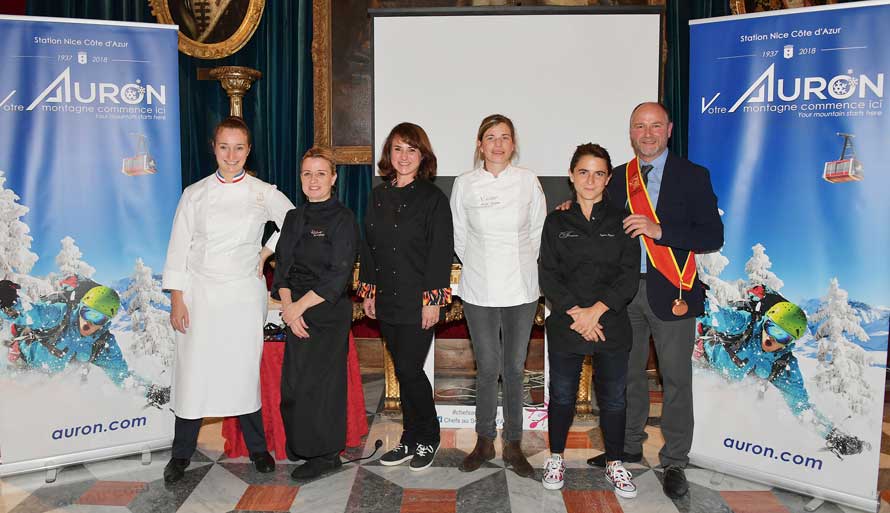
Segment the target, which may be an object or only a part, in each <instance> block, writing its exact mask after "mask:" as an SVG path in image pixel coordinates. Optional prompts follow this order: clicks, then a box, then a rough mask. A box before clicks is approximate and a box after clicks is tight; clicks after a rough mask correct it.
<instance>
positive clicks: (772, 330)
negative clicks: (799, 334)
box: [763, 319, 794, 346]
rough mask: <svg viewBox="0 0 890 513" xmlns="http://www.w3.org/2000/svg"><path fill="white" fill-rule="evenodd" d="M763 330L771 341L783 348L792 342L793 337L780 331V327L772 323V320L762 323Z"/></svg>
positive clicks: (782, 330)
mask: <svg viewBox="0 0 890 513" xmlns="http://www.w3.org/2000/svg"><path fill="white" fill-rule="evenodd" d="M763 330H764V331H766V334H767V335H769V337H770V338H771V339H773V340H775V341H776V343H777V344H781V345H783V346H784V345H787V344H788V343H790V342H791V341H792V340H794V337H793V336H792V335H791V333H788V332H787V331H785V330H784V329H782V327H781V326H779V325H778V324H776V323H775V322H773V320H772V319H767V320H766V321H765V322H764V323H763Z"/></svg>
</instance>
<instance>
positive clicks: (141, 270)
mask: <svg viewBox="0 0 890 513" xmlns="http://www.w3.org/2000/svg"><path fill="white" fill-rule="evenodd" d="M132 279H133V281H132V283H130V286H129V287H127V290H125V291H124V293H123V297H124V299H126V300H128V301H129V306H128V307H127V312H128V313H129V314H130V325H131V328H132V330H133V334H134V342H133V351H134V352H135V353H137V354H144V355H148V356H154V357H157V358H159V359H160V360H161V362H162V363H163V364H164V365H165V366H168V365H170V364H172V362H173V328H172V327H171V326H170V322H169V314H168V313H167V312H166V311H164V310H162V309H160V308H159V307H160V306H169V305H170V299H169V298H167V296H166V295H165V294H164V292H163V290H162V289H161V282H160V281H158V280H156V279H154V277H153V276H152V274H151V267H149V266H147V265H145V264H144V263H143V262H142V259H141V258H137V259H136V266H135V268H134V269H133V275H132Z"/></svg>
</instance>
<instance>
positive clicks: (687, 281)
mask: <svg viewBox="0 0 890 513" xmlns="http://www.w3.org/2000/svg"><path fill="white" fill-rule="evenodd" d="M625 183H626V184H627V203H628V205H630V211H631V213H633V214H643V215H644V216H646V217H648V218H649V219H652V220H653V221H655V222H656V223H660V221H659V220H658V215H657V214H656V213H655V207H654V206H652V200H651V199H650V198H649V191H647V190H646V186H645V185H644V184H643V176H642V175H641V174H640V165H639V162H638V161H637V158H636V157H634V158H633V159H632V160H631V161H630V162H628V163H627V176H626V182H625ZM641 237H642V238H643V244H644V245H645V246H646V254H647V255H649V262H650V263H651V264H652V267H655V269H657V270H658V272H660V273H661V274H662V276H664V277H665V278H667V279H668V281H670V282H671V283H672V284H673V285H674V286H675V287H677V288H682V290H692V282H693V281H694V280H695V254H694V253H693V252H692V251H690V252H689V254H688V255H687V256H686V263H685V264H683V270H682V271H680V265H679V264H678V263H677V257H675V256H674V252H673V251H672V250H671V248H669V247H667V246H660V245H658V244H656V243H655V241H654V240H652V239H651V238H649V237H647V236H645V235H641Z"/></svg>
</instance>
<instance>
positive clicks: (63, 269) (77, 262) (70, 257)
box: [56, 235, 96, 278]
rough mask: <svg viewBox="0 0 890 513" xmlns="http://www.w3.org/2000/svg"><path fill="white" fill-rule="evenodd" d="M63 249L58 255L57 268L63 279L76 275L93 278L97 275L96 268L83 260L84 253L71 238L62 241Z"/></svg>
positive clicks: (67, 237)
mask: <svg viewBox="0 0 890 513" xmlns="http://www.w3.org/2000/svg"><path fill="white" fill-rule="evenodd" d="M61 243H62V249H61V250H60V251H59V254H58V255H56V266H57V267H58V268H59V272H60V275H61V276H62V277H66V276H71V275H72V274H76V275H78V276H83V277H84V278H92V277H93V275H94V274H96V268H95V267H93V266H91V265H90V264H88V263H86V262H84V261H83V260H81V258H83V253H81V251H80V248H79V247H77V244H76V243H75V242H74V239H72V238H71V237H70V236H67V235H66V236H65V238H63V239H62V240H61Z"/></svg>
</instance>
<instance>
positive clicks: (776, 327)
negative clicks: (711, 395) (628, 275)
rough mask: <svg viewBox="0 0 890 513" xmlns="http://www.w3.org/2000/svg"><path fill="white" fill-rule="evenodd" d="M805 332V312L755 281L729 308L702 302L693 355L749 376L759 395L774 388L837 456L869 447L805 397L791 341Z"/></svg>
mask: <svg viewBox="0 0 890 513" xmlns="http://www.w3.org/2000/svg"><path fill="white" fill-rule="evenodd" d="M806 332H807V316H806V313H804V311H803V310H802V309H801V308H800V307H799V306H797V305H796V304H794V303H791V302H790V301H788V300H786V299H785V298H784V297H783V296H781V295H780V294H778V293H777V292H774V291H772V290H771V289H769V288H767V287H765V286H762V285H758V286H755V287H752V288H751V289H749V290H748V299H747V300H744V301H736V302H732V303H731V304H730V306H729V307H724V306H718V307H716V308H713V307H712V306H711V304H709V302H708V301H706V303H705V314H704V315H703V316H702V317H701V318H700V320H699V323H698V327H697V334H698V336H697V340H696V347H695V351H694V353H693V358H694V359H696V360H697V362H698V363H699V364H700V365H702V366H705V367H709V368H711V369H712V370H713V371H714V372H716V373H718V374H720V375H721V376H723V377H724V378H725V379H727V380H729V381H741V380H743V379H745V378H746V377H748V376H750V377H751V378H753V379H757V380H759V381H760V383H761V389H760V390H761V394H763V393H764V392H765V391H766V389H767V387H768V386H770V385H771V386H773V387H775V388H776V389H777V390H778V391H779V392H780V393H781V394H782V397H783V398H784V399H785V403H786V404H787V405H788V408H789V409H790V410H791V412H792V413H793V414H794V415H795V416H796V417H798V418H799V419H806V420H808V421H809V422H811V423H812V426H813V427H814V429H815V430H816V432H817V433H818V434H819V435H820V436H821V437H823V438H824V439H825V444H826V448H827V450H829V451H831V452H832V453H834V454H835V455H836V456H837V457H838V458H841V456H842V455H843V456H849V455H853V454H859V453H861V452H862V450H863V449H870V446H869V444H868V443H867V442H863V441H862V440H860V439H859V438H857V437H855V436H852V435H848V434H846V433H844V432H843V431H841V430H840V429H838V428H837V427H836V426H835V425H834V423H833V422H831V421H830V420H829V419H828V418H827V417H826V416H825V415H823V414H822V413H821V412H819V410H818V409H817V408H816V407H815V405H813V404H812V403H811V402H810V399H809V394H808V393H807V389H806V384H805V383H804V377H803V374H802V373H801V371H800V366H799V364H798V361H797V357H796V356H795V355H794V353H793V350H794V347H795V345H794V343H795V341H796V340H798V339H800V338H801V337H802V336H803V335H804V334H806Z"/></svg>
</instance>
